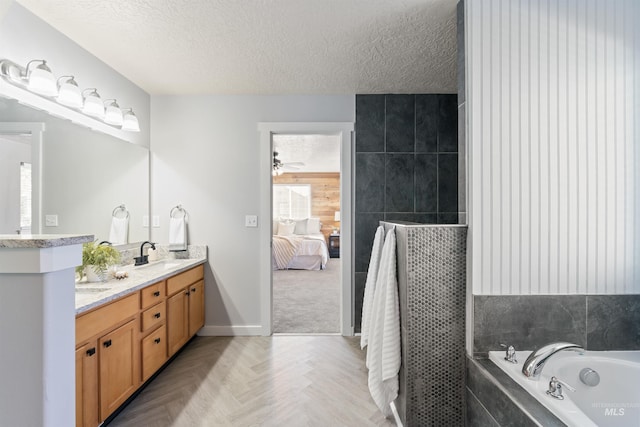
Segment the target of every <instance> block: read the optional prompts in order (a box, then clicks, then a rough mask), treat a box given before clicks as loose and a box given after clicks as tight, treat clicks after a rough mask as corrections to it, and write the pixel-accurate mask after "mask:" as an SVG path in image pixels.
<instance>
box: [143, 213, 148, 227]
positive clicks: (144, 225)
mask: <svg viewBox="0 0 640 427" xmlns="http://www.w3.org/2000/svg"><path fill="white" fill-rule="evenodd" d="M142 226H143V227H148V226H149V215H142Z"/></svg>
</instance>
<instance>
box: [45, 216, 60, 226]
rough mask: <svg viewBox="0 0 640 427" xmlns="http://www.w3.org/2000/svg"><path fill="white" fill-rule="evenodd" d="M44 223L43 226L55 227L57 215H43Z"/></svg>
mask: <svg viewBox="0 0 640 427" xmlns="http://www.w3.org/2000/svg"><path fill="white" fill-rule="evenodd" d="M44 225H45V227H57V226H58V215H45V216H44Z"/></svg>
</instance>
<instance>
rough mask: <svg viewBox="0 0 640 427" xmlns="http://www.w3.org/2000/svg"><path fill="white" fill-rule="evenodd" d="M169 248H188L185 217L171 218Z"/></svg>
mask: <svg viewBox="0 0 640 427" xmlns="http://www.w3.org/2000/svg"><path fill="white" fill-rule="evenodd" d="M169 250H170V251H186V250H187V221H186V219H185V218H184V217H182V218H171V219H170V220H169Z"/></svg>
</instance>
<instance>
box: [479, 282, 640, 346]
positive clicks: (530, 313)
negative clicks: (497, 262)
mask: <svg viewBox="0 0 640 427" xmlns="http://www.w3.org/2000/svg"><path fill="white" fill-rule="evenodd" d="M473 301H474V307H473V312H474V315H473V316H474V331H473V342H474V344H473V346H474V354H475V355H479V356H485V355H486V353H487V352H488V351H492V350H499V349H500V344H501V343H505V344H508V345H513V346H514V347H515V348H516V350H519V349H523V350H525V349H529V350H536V349H538V348H540V347H542V346H543V345H545V344H548V343H550V342H554V341H567V342H572V343H575V344H578V345H580V346H582V347H584V348H586V349H587V350H640V295H637V294H633V295H527V296H524V295H509V296H506V295H475V296H474V297H473Z"/></svg>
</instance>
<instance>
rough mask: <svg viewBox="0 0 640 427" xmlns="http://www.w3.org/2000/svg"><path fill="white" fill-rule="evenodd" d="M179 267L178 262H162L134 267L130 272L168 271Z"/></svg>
mask: <svg viewBox="0 0 640 427" xmlns="http://www.w3.org/2000/svg"><path fill="white" fill-rule="evenodd" d="M178 266H180V263H179V262H176V261H174V260H163V261H154V262H150V263H149V264H144V265H138V266H134V267H133V269H132V271H136V270H146V269H154V270H169V269H171V268H175V267H178Z"/></svg>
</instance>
